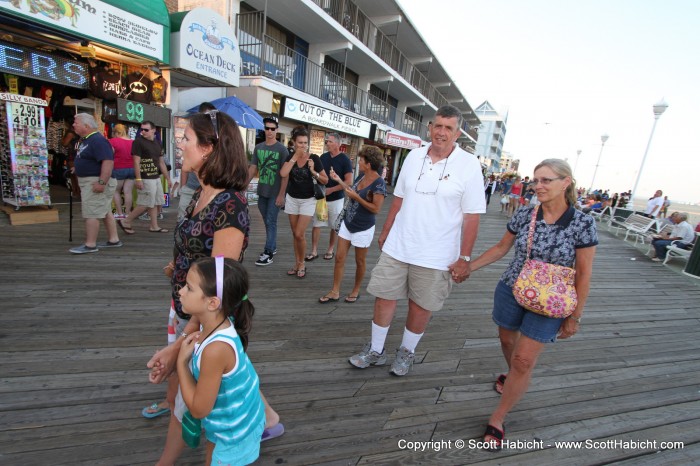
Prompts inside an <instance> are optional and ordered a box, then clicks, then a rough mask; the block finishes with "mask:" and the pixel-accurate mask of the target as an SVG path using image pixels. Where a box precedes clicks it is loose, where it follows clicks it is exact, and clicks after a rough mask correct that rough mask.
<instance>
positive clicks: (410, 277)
mask: <svg viewBox="0 0 700 466" xmlns="http://www.w3.org/2000/svg"><path fill="white" fill-rule="evenodd" d="M451 290H452V277H451V275H450V272H449V271H447V270H437V269H429V268H427V267H420V266H418V265H411V264H407V263H405V262H401V261H399V260H396V259H394V258H393V257H391V256H390V255H388V254H386V253H384V252H383V253H382V254H381V255H380V256H379V262H377V265H376V266H375V267H374V269H373V270H372V278H370V280H369V285H367V292H368V293H370V294H372V295H374V296H376V297H377V298H382V299H388V300H391V301H395V300H398V299H406V298H408V299H410V300H411V301H413V302H414V303H416V304H418V305H419V306H420V307H422V308H423V309H426V310H428V311H431V312H435V311H439V310H440V309H442V305H443V304H444V302H445V299H447V297H448V296H449V295H450V291H451Z"/></svg>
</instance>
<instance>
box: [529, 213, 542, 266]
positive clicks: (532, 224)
mask: <svg viewBox="0 0 700 466" xmlns="http://www.w3.org/2000/svg"><path fill="white" fill-rule="evenodd" d="M539 208H540V206H539V205H536V206H535V208H534V209H532V218H531V219H530V228H529V231H528V232H527V254H526V256H525V257H526V258H528V259H530V250H531V249H532V241H533V239H534V238H535V223H537V211H538V210H539Z"/></svg>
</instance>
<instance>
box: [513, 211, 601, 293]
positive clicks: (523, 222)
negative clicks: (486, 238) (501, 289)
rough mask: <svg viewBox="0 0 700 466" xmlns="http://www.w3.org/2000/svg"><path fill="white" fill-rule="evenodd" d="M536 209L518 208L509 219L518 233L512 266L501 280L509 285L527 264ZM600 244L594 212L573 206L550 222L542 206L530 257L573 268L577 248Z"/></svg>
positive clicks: (536, 223)
mask: <svg viewBox="0 0 700 466" xmlns="http://www.w3.org/2000/svg"><path fill="white" fill-rule="evenodd" d="M533 208H534V207H521V208H520V209H518V210H516V211H515V214H513V217H512V218H511V219H510V221H509V222H508V226H507V228H508V231H509V232H511V233H513V234H514V235H515V254H514V255H513V260H512V261H511V262H510V264H509V265H508V268H507V269H506V271H505V272H503V275H501V281H503V282H504V283H505V284H506V285H508V286H509V287H512V286H513V284H514V283H515V280H516V279H517V277H518V274H519V273H520V271H521V270H522V268H523V265H524V264H525V255H526V253H527V235H528V231H529V229H530V219H531V218H532V209H533ZM596 244H598V232H597V230H596V223H595V220H594V219H593V217H591V216H590V215H587V214H584V213H583V212H581V211H580V210H576V209H574V208H573V207H569V209H568V210H567V211H566V212H564V214H563V215H562V216H561V217H560V218H559V219H558V220H557V221H556V222H555V223H553V224H551V225H549V224H547V223H545V222H544V220H543V218H542V209H540V210H539V211H538V212H537V221H536V222H535V235H534V238H533V240H532V251H531V253H530V258H531V259H535V260H540V261H544V262H549V263H550V264H556V265H563V266H564V267H573V266H574V261H575V260H576V250H577V249H580V248H589V247H591V246H595V245H596Z"/></svg>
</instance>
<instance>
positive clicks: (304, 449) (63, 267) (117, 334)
mask: <svg viewBox="0 0 700 466" xmlns="http://www.w3.org/2000/svg"><path fill="white" fill-rule="evenodd" d="M389 203H390V202H387V203H386V204H385V209H384V212H383V214H382V215H381V216H380V220H379V224H380V225H381V223H382V222H383V220H384V218H385V215H386V210H387V208H388V205H389ZM60 209H61V222H60V223H58V224H44V225H28V226H15V227H12V226H7V225H6V223H5V224H4V225H2V224H0V225H1V226H0V244H2V246H1V247H2V268H1V272H0V273H1V274H2V275H1V278H2V279H1V280H0V299H1V300H2V304H1V305H0V315H1V316H2V320H3V325H2V327H0V464H3V465H16V464H22V465H49V464H51V465H61V464H66V465H94V464H100V465H141V464H144V465H145V464H154V463H155V461H156V460H157V458H158V457H159V454H160V451H161V448H162V446H163V442H164V438H165V433H166V429H167V422H168V419H167V417H168V416H161V417H159V418H157V419H153V420H147V419H144V418H143V417H142V416H141V409H142V408H143V407H144V406H145V405H147V404H150V403H151V402H153V401H156V400H159V399H160V398H161V397H162V396H163V394H164V389H165V387H164V386H157V385H152V384H149V383H148V382H147V379H146V376H147V371H146V369H145V363H146V361H147V360H148V358H149V357H150V355H151V354H152V352H153V351H154V350H155V349H157V348H158V347H159V346H160V345H161V344H163V343H164V342H165V323H166V317H167V312H168V303H169V297H168V296H169V286H168V282H167V281H166V279H165V278H164V277H163V275H162V272H161V269H162V267H163V266H164V265H165V264H166V263H167V261H168V259H169V256H170V255H171V245H172V237H171V235H158V234H151V233H149V232H148V231H147V223H146V222H140V223H139V222H137V226H136V228H137V231H138V234H136V235H134V236H125V235H123V236H122V240H123V241H124V242H125V246H124V247H123V248H121V249H111V250H103V251H100V252H99V253H97V254H89V255H83V256H74V255H71V254H69V253H68V248H69V247H71V246H72V245H78V244H80V243H81V242H82V239H83V225H82V219H80V217H79V210H78V211H77V212H76V218H75V219H74V227H75V238H74V242H73V243H72V244H71V243H68V241H67V238H68V218H67V215H66V208H65V206H61V207H60ZM169 210H170V211H169V212H168V214H167V216H166V220H164V221H163V223H162V225H163V226H165V227H169V228H172V227H173V226H174V217H175V208H171V209H169ZM498 210H499V205H498V203H495V202H494V203H493V204H491V206H490V210H489V212H488V213H487V214H486V215H484V216H482V221H481V229H480V234H479V240H478V243H477V246H476V251H475V254H474V255H477V254H478V253H480V252H483V251H484V250H485V249H486V248H487V247H489V246H490V245H492V244H494V243H495V242H496V241H497V240H498V239H499V238H500V237H501V235H502V234H503V231H504V227H505V223H506V219H505V217H503V216H502V215H500V214H499V212H498ZM251 214H252V218H253V225H252V231H251V241H250V247H249V249H248V255H247V258H246V262H245V264H246V266H247V268H248V270H249V271H250V273H251V278H252V291H251V292H250V294H249V295H250V298H251V300H252V301H253V302H254V303H255V305H256V308H257V311H256V315H255V320H254V330H253V333H252V335H251V344H250V348H249V354H250V356H251V359H252V360H253V362H254V364H255V367H256V369H257V371H258V374H259V375H260V379H261V383H262V389H263V391H264V393H265V394H266V396H267V398H268V399H269V401H270V403H271V404H272V405H273V406H274V407H275V409H276V410H277V411H278V412H279V413H280V415H281V418H282V422H283V423H284V425H285V426H286V429H287V432H286V433H285V435H284V436H282V437H280V438H279V439H275V440H271V441H269V442H266V443H264V444H263V445H262V450H261V457H260V459H259V460H258V462H257V463H256V464H261V465H274V464H289V465H302V464H327V465H341V464H342V465H348V464H349V465H355V464H400V465H407V464H425V465H432V464H438V465H453V464H454V465H461V464H525V465H527V464H532V465H542V464H554V463H556V464H577V465H579V464H607V463H616V462H617V463H619V464H630V465H632V464H634V465H639V464H642V465H643V464H650V465H651V464H654V465H657V464H691V463H695V464H697V463H698V462H700V393H699V388H700V363H699V362H698V354H700V338H698V323H699V317H700V281H698V280H692V279H690V278H688V277H685V276H683V275H680V274H678V273H676V272H675V271H674V270H672V269H670V268H668V267H665V266H662V265H659V264H656V263H653V262H650V261H649V260H648V259H645V258H643V256H642V254H641V253H640V251H639V250H638V249H635V248H634V247H632V246H630V245H629V244H628V243H625V242H623V241H622V240H621V239H618V238H615V237H614V236H612V235H611V234H609V233H607V232H606V231H603V230H602V229H601V231H600V246H599V247H598V253H597V256H596V260H595V264H594V275H593V283H592V290H591V294H590V298H589V301H588V305H587V308H586V312H585V315H584V321H583V325H582V329H581V332H580V333H579V334H578V335H577V336H576V337H574V338H573V339H571V340H570V341H561V342H558V343H556V344H554V345H550V346H549V347H548V348H547V349H546V351H545V352H544V354H543V355H542V357H541V358H540V361H539V364H538V366H537V368H536V369H535V372H534V377H533V381H532V385H531V388H530V390H529V392H528V393H527V394H526V395H525V397H524V398H523V399H522V400H521V402H520V403H519V404H518V405H517V407H516V408H515V409H514V410H513V412H512V413H511V414H510V416H509V418H508V420H507V438H508V439H509V440H511V441H516V440H521V441H533V440H537V441H541V444H542V446H541V447H538V448H516V447H513V448H508V449H504V451H502V452H501V453H495V454H494V453H488V452H484V451H481V450H479V449H472V448H470V443H469V442H470V440H471V441H474V440H475V439H479V438H480V437H481V435H482V433H483V431H484V428H485V423H486V420H487V419H488V416H489V414H490V412H491V411H492V410H493V409H494V407H495V406H496V404H497V401H498V395H496V393H494V392H493V391H492V384H493V381H494V379H495V378H496V376H497V375H498V374H500V373H501V372H503V371H504V370H505V368H506V366H505V364H504V362H503V358H502V356H501V352H500V347H499V344H498V340H497V337H496V336H497V331H496V327H495V325H494V324H493V322H492V321H491V317H490V313H491V307H492V300H493V290H494V288H495V286H496V282H497V280H498V277H499V276H500V274H501V273H502V272H503V270H504V268H505V265H506V260H505V259H504V260H503V261H501V263H498V264H494V265H492V266H490V267H489V268H487V269H484V270H482V271H479V272H477V273H476V274H475V275H473V277H472V278H471V279H470V280H468V281H467V282H466V283H464V284H462V285H459V286H456V287H455V288H454V291H453V293H452V294H451V296H450V297H449V299H448V301H447V302H446V305H445V308H444V309H443V310H442V311H440V312H439V313H435V314H434V316H433V319H432V321H431V323H430V326H429V327H428V330H427V332H426V334H425V337H424V338H423V340H422V341H421V342H420V344H419V346H418V348H417V353H416V364H415V365H414V368H413V370H412V372H411V373H410V374H409V375H408V376H406V377H403V378H397V377H393V376H391V375H389V373H388V366H384V367H376V368H369V369H366V370H358V369H355V368H353V367H351V366H350V365H349V364H348V362H347V358H348V356H349V355H351V354H353V353H354V352H356V351H358V350H359V349H360V348H361V346H362V345H363V344H364V343H365V341H367V339H368V337H369V334H370V320H371V316H372V307H373V299H372V298H371V296H369V295H368V294H366V292H364V290H363V294H362V296H361V298H360V300H359V301H358V302H357V303H355V304H352V305H351V304H346V303H343V302H340V303H333V304H326V305H321V304H317V299H318V297H320V296H322V295H323V294H324V293H325V292H326V291H328V290H329V289H330V285H331V279H332V261H324V260H323V259H322V258H321V257H320V256H319V258H318V259H316V260H315V261H314V262H312V263H310V264H309V265H308V274H307V277H306V279H304V280H298V279H296V278H293V277H291V278H290V277H287V276H286V274H285V271H286V270H287V269H288V268H290V267H291V266H292V265H293V260H292V246H291V235H290V232H289V224H288V221H287V218H286V215H285V214H284V213H281V214H280V217H279V225H280V229H279V246H278V249H279V253H278V255H277V256H275V263H274V264H273V265H271V266H269V267H255V266H254V265H253V262H254V260H255V258H256V257H257V255H258V254H259V253H260V251H261V250H262V245H263V243H264V228H263V226H262V221H261V219H260V215H259V213H258V211H257V208H256V207H251ZM308 236H309V239H310V234H309V235H308ZM327 238H328V237H327V232H324V234H323V236H322V244H326V243H327ZM103 240H104V231H101V235H100V241H103ZM377 257H378V250H377V248H376V247H373V248H372V249H371V252H370V253H369V258H368V264H369V266H368V269H370V270H371V266H372V265H373V264H374V263H375V262H376V259H377ZM631 258H634V259H636V260H630V259H631ZM353 271H354V262H353V261H352V259H351V260H350V262H349V264H348V267H347V268H346V278H345V281H344V285H343V290H342V292H344V293H347V292H348V291H349V289H350V286H351V283H352V273H353ZM367 279H368V277H366V279H365V281H367ZM405 316H406V305H405V303H400V304H399V311H398V313H397V317H396V319H395V321H394V325H392V327H391V329H390V332H389V336H388V339H387V348H388V349H389V350H390V352H391V353H393V350H392V349H393V348H395V347H396V346H398V345H399V343H400V340H401V335H402V332H403V324H404V320H405ZM392 356H393V354H392ZM391 360H392V358H390V361H391ZM458 440H461V441H464V447H463V448H459V447H458V446H457V441H458ZM574 440H578V441H584V442H585V441H586V440H590V441H595V442H604V443H600V444H596V445H594V446H595V447H597V448H585V445H584V447H582V448H580V449H575V448H563V447H559V448H557V447H556V446H555V444H554V442H559V441H574ZM428 441H432V442H434V444H433V446H439V447H441V448H431V445H428V448H426V449H425V450H424V451H411V450H409V449H405V448H404V449H402V448H401V446H403V445H404V443H405V442H428ZM441 441H444V442H441ZM608 441H611V442H614V441H621V442H629V441H644V442H645V444H637V445H630V444H627V445H615V444H614V443H610V442H608ZM662 441H675V442H683V448H672V449H662V445H661V442H662ZM448 442H449V443H448ZM653 442H656V444H655V445H654V444H653ZM202 458H203V453H202V451H201V449H200V450H197V451H188V452H187V453H186V454H185V455H184V456H183V458H182V459H181V461H180V462H179V464H201V463H202Z"/></svg>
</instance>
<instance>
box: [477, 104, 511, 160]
mask: <svg viewBox="0 0 700 466" xmlns="http://www.w3.org/2000/svg"><path fill="white" fill-rule="evenodd" d="M475 112H476V115H477V117H478V118H479V120H481V125H480V126H479V137H478V139H477V142H476V150H475V152H474V153H475V154H476V155H477V156H478V157H479V158H480V160H481V161H482V163H484V164H486V165H487V166H488V172H489V173H501V172H503V171H504V170H503V169H502V168H503V164H502V163H501V155H502V153H503V142H504V141H505V138H506V122H507V121H508V114H507V113H506V116H505V117H502V116H501V115H500V114H499V113H498V111H496V109H495V108H494V107H493V106H492V105H491V104H490V103H489V101H488V100H487V101H485V102H484V103H482V104H481V105H479V106H478V107H477V108H476V110H475Z"/></svg>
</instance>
